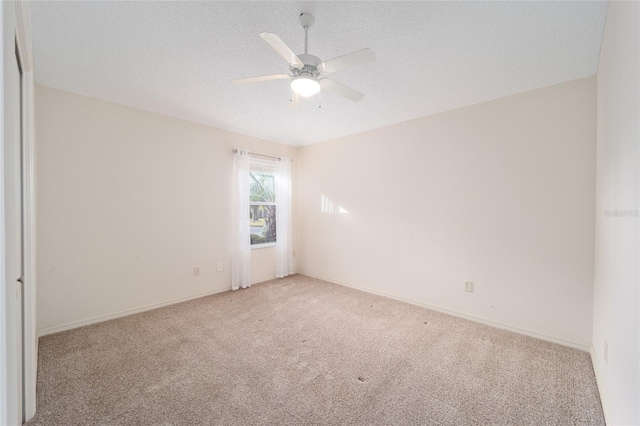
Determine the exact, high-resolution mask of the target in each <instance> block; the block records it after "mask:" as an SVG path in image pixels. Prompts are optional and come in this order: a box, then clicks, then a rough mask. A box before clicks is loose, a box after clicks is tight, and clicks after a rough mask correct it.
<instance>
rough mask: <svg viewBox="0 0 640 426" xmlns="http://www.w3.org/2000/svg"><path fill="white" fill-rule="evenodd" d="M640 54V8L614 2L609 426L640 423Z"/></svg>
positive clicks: (605, 146) (602, 67) (607, 67)
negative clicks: (620, 214)
mask: <svg viewBox="0 0 640 426" xmlns="http://www.w3.org/2000/svg"><path fill="white" fill-rule="evenodd" d="M639 57H640V5H639V4H638V3H637V2H617V1H615V2H609V9H608V11H607V22H606V25H605V31H604V37H603V40H602V49H601V51H600V64H599V67H598V149H597V152H598V166H597V198H596V199H597V203H596V228H595V229H596V263H595V265H596V266H595V303H594V324H593V355H594V356H593V361H594V368H595V371H596V376H597V378H598V387H599V388H600V394H601V396H602V402H603V407H604V409H605V415H606V417H607V424H616V425H622V424H627V425H631V424H636V425H637V424H640V403H639V402H640V316H639V314H638V312H639V311H640V300H639V298H640V273H639V272H640V271H639V270H638V267H639V266H638V265H639V263H640V262H639V260H640V242H639V241H640V238H639V237H640V235H639V232H640V226H639V224H638V221H639V220H640V218H638V216H637V212H638V210H639V209H640V197H639V191H640V156H639V155H640V150H639V146H638V145H639V144H640V124H639V121H640V64H639V61H640V59H639ZM616 210H617V211H619V212H631V214H630V215H626V216H616V215H615V212H616ZM612 213H613V214H612ZM605 342H606V345H607V346H608V360H605Z"/></svg>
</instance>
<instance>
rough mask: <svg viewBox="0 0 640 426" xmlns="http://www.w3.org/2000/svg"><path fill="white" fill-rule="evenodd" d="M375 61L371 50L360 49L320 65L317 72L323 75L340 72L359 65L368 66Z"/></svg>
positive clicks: (374, 55)
mask: <svg viewBox="0 0 640 426" xmlns="http://www.w3.org/2000/svg"><path fill="white" fill-rule="evenodd" d="M375 60H376V54H375V53H374V52H373V50H371V49H368V48H367V49H362V50H358V51H357V52H352V53H349V54H347V55H344V56H339V57H337V58H334V59H330V60H328V61H326V62H323V63H321V64H320V65H319V66H318V70H319V71H320V72H323V73H326V74H328V73H332V72H336V71H342V70H346V69H349V68H353V67H357V66H359V65H364V64H368V63H369V62H373V61H375Z"/></svg>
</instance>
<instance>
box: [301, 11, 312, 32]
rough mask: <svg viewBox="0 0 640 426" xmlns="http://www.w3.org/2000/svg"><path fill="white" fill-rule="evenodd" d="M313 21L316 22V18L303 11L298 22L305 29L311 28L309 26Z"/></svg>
mask: <svg viewBox="0 0 640 426" xmlns="http://www.w3.org/2000/svg"><path fill="white" fill-rule="evenodd" d="M315 22H316V18H314V17H313V15H311V14H309V13H304V12H302V13H301V14H300V23H301V24H302V28H304V29H305V30H306V29H307V28H311V26H312V25H313V24H314V23H315Z"/></svg>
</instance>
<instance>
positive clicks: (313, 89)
mask: <svg viewBox="0 0 640 426" xmlns="http://www.w3.org/2000/svg"><path fill="white" fill-rule="evenodd" d="M291 90H293V91H294V92H296V93H297V94H298V95H300V96H302V97H303V98H308V97H309V96H313V95H315V94H316V93H318V92H319V91H320V83H318V81H317V80H316V79H315V78H313V77H307V76H304V75H303V76H299V77H295V78H294V79H293V80H291Z"/></svg>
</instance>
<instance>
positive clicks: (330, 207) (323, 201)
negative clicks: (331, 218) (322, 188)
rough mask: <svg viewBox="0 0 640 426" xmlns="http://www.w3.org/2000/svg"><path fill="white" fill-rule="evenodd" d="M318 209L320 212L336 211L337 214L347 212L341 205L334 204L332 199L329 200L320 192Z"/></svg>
mask: <svg viewBox="0 0 640 426" xmlns="http://www.w3.org/2000/svg"><path fill="white" fill-rule="evenodd" d="M320 211H321V212H322V213H338V214H349V212H348V211H347V209H345V208H344V207H342V206H339V205H337V204H335V203H334V202H333V201H332V200H330V199H329V198H328V197H327V196H325V195H324V194H322V196H321V198H320Z"/></svg>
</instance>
